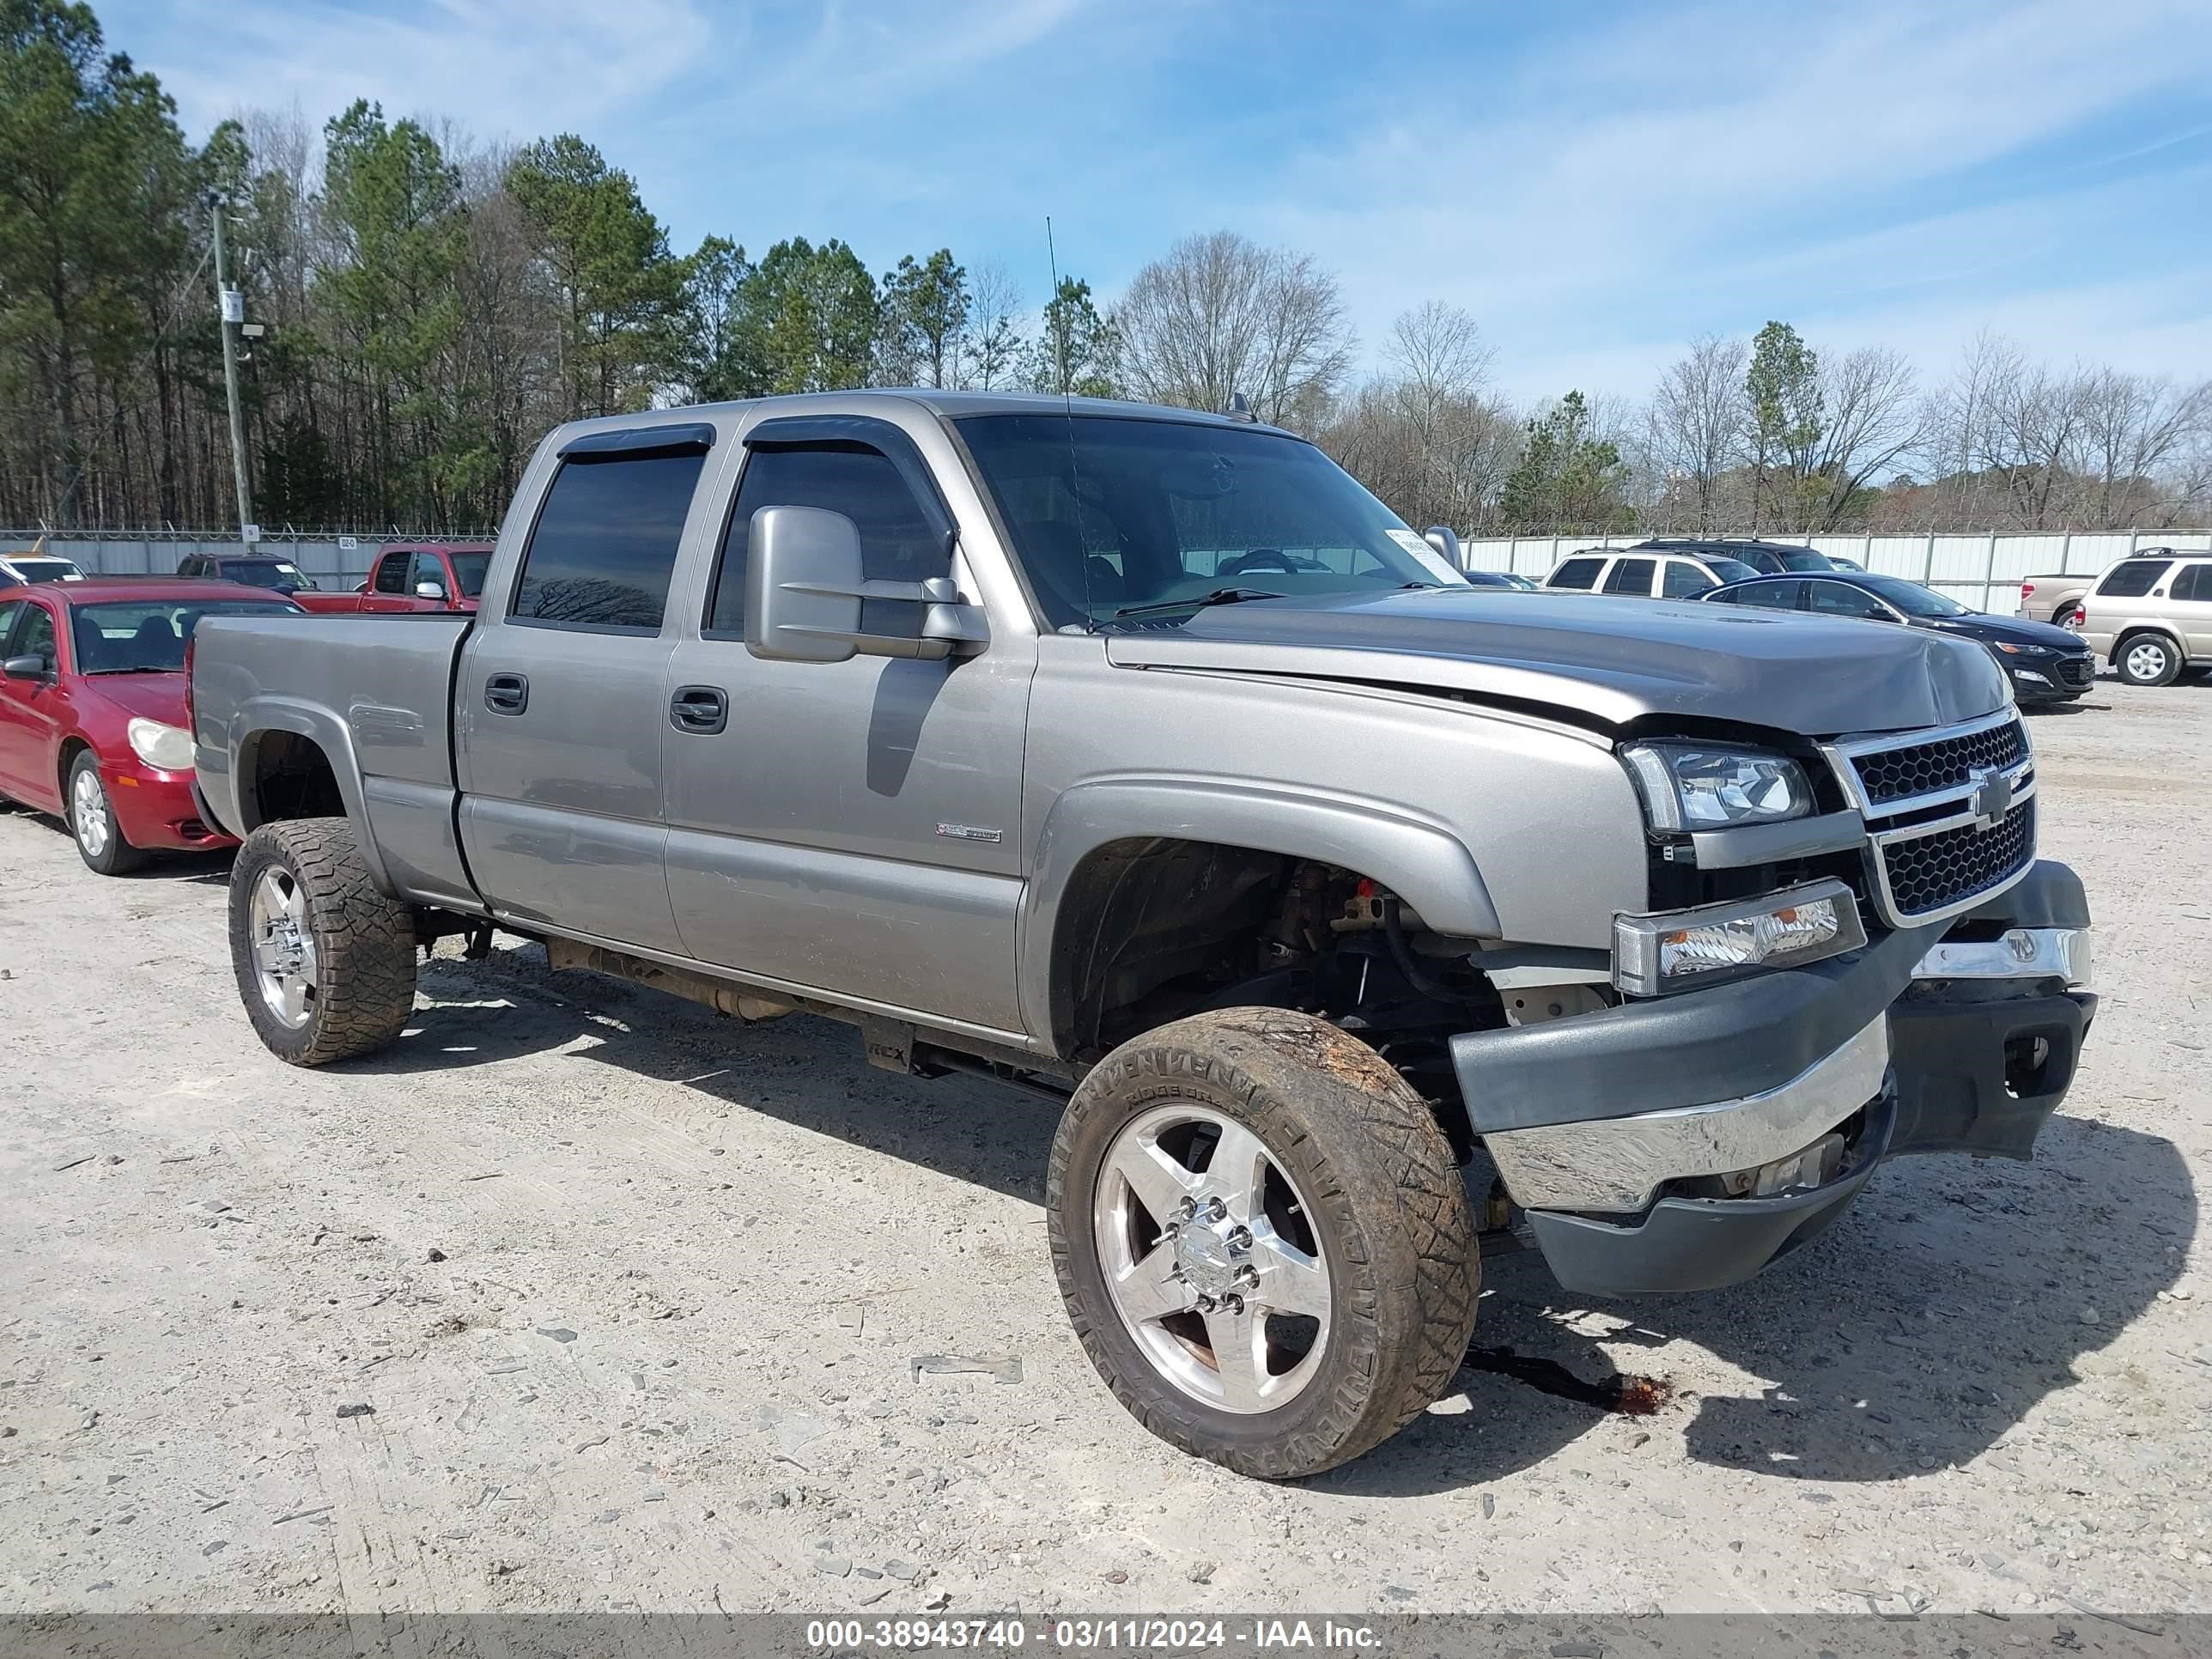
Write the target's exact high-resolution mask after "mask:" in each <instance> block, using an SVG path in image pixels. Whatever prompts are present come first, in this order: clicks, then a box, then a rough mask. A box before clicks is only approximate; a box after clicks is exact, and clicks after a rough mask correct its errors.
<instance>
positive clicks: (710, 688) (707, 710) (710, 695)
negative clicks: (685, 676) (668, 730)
mask: <svg viewBox="0 0 2212 1659" xmlns="http://www.w3.org/2000/svg"><path fill="white" fill-rule="evenodd" d="M668 723H669V724H670V725H671V726H674V727H675V728H676V729H677V730H678V731H679V732H696V733H697V734H698V735H699V736H701V737H702V738H711V737H713V736H714V735H715V734H716V733H717V732H720V731H722V730H723V729H724V728H725V727H726V726H728V725H729V723H730V697H729V693H727V692H726V691H725V690H722V688H721V687H720V686H719V685H686V686H681V687H679V688H678V690H677V693H676V695H675V696H672V697H671V698H670V699H669V700H668Z"/></svg>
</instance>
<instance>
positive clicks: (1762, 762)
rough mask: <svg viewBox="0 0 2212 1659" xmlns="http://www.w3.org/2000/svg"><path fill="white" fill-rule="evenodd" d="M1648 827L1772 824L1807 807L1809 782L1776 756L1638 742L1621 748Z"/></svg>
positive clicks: (1810, 803) (1800, 814) (1796, 815)
mask: <svg viewBox="0 0 2212 1659" xmlns="http://www.w3.org/2000/svg"><path fill="white" fill-rule="evenodd" d="M1621 758H1622V759H1623V760H1625V761H1626V762H1627V763H1628V770H1629V773H1630V775H1632V777H1634V778H1635V780H1636V787H1637V790H1638V793H1641V794H1642V795H1643V797H1644V815H1645V816H1646V817H1649V818H1650V820H1651V827H1652V828H1653V829H1673V830H1689V829H1724V828H1725V827H1727V826H1728V825H1729V824H1731V823H1779V822H1781V821H1782V820H1783V819H1784V818H1802V817H1804V816H1805V815H1806V814H1807V813H1808V812H1810V811H1812V810H1813V789H1812V786H1811V785H1810V784H1808V783H1807V782H1806V781H1805V774H1804V773H1803V772H1802V770H1800V769H1798V765H1797V763H1796V762H1795V761H1793V760H1787V759H1784V757H1782V756H1780V755H1761V754H1759V753H1756V752H1754V751H1751V750H1741V749H1708V748H1705V747H1702V746H1700V745H1698V744H1686V743H1649V744H1638V745H1637V746H1636V747H1635V748H1633V749H1625V750H1622V751H1621Z"/></svg>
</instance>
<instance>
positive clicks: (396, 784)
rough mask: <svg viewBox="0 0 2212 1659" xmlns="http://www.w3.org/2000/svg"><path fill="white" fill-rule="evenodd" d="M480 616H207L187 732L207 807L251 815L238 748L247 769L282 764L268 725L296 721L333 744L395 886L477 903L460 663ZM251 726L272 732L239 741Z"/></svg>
mask: <svg viewBox="0 0 2212 1659" xmlns="http://www.w3.org/2000/svg"><path fill="white" fill-rule="evenodd" d="M474 621H475V619H474V617H470V616H465V615H455V614H452V613H447V612H440V611H417V612H407V611H395V612H383V613H376V612H369V613H356V614H354V615H350V616H346V615H329V614H325V615H316V614H313V613H310V614H309V615H307V616H304V617H301V616H295V615H283V616H271V617H207V618H205V619H204V620H203V621H202V622H201V623H200V626H199V629H198V630H197V634H196V635H195V637H194V641H193V646H192V672H191V690H192V709H193V718H192V726H193V732H192V735H193V741H194V743H195V744H196V745H197V751H198V752H197V764H198V769H199V784H200V790H201V793H202V794H203V796H204V798H205V800H206V803H207V805H208V807H209V808H210V811H213V812H214V814H215V816H216V818H217V819H218V820H219V821H221V823H222V824H223V826H224V827H225V828H227V829H230V830H232V831H233V832H234V833H242V832H244V831H245V830H246V829H250V828H252V825H251V824H250V823H246V817H247V814H246V812H244V811H242V810H241V808H240V781H241V780H240V776H238V775H234V770H233V760H232V757H233V756H234V755H235V756H236V757H237V761H236V769H237V772H238V773H240V774H242V773H246V772H249V771H250V770H251V769H254V768H256V767H257V766H266V765H270V764H275V763H277V760H278V758H279V757H278V755H277V752H276V747H275V746H274V745H273V744H272V739H271V738H270V736H268V735H266V734H270V733H281V732H291V733H295V734H296V735H298V736H299V737H301V738H308V739H310V740H312V741H313V743H315V744H318V745H319V746H320V748H321V750H322V751H323V753H324V754H325V755H327V756H328V757H330V760H331V766H332V769H334V770H335V772H336V774H337V786H338V788H339V791H340V793H341V794H342V795H343V797H344V798H345V799H344V810H345V811H347V812H348V814H349V816H354V817H355V821H356V823H367V824H368V829H369V831H370V838H371V841H372V842H373V845H372V846H371V847H370V848H366V849H364V850H366V851H368V852H369V854H370V856H371V858H372V860H376V861H378V862H380V865H381V866H382V870H381V873H382V874H383V875H384V877H385V878H386V882H387V884H388V885H389V888H390V890H392V891H395V892H401V893H405V894H407V895H409V896H413V897H416V898H418V899H420V900H422V901H423V902H442V903H447V904H452V905H453V906H455V907H456V908H464V909H476V908H480V901H479V900H478V898H477V895H476V892H475V890H474V889H473V888H472V887H471V885H470V884H469V880H468V876H467V871H466V866H465V865H464V863H463V862H462V860H461V855H460V848H459V843H458V842H457V841H456V840H455V836H454V824H453V808H454V803H455V799H456V796H457V783H456V780H455V777H454V771H453V670H454V665H455V663H456V662H457V661H458V660H459V653H460V650H461V646H462V641H464V640H465V638H466V637H467V635H468V632H469V629H470V628H471V626H472V625H473V623H474ZM253 732H261V733H263V734H264V736H263V737H262V738H260V740H259V742H258V744H252V745H246V746H244V747H241V744H244V740H245V739H246V737H247V736H248V734H250V733H253ZM356 780H358V781H357V782H356ZM356 791H358V793H359V799H354V798H353V797H354V794H355V792H356Z"/></svg>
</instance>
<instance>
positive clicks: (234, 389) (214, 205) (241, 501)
mask: <svg viewBox="0 0 2212 1659" xmlns="http://www.w3.org/2000/svg"><path fill="white" fill-rule="evenodd" d="M207 203H208V222H209V223H210V225H211V226H212V227H213V228H214V234H215V297H216V312H217V314H218V315H219V317H220V318H221V319H222V389H223V392H224V394H225V396H226V397H227V398H228V399H229V402H230V465H231V471H232V473H233V474H234V477H235V480H236V483H237V484H238V533H239V536H240V539H241V540H244V541H246V542H249V543H250V542H252V541H254V540H256V539H258V537H257V536H256V534H255V532H256V531H258V529H259V526H258V525H256V524H255V523H254V522H253V491H252V488H251V487H250V486H249V485H248V484H247V483H246V417H245V416H244V415H242V414H241V413H240V410H239V406H238V325H240V323H242V322H244V321H245V320H246V296H245V295H243V294H240V292H239V291H238V290H237V289H234V288H233V287H232V286H231V285H230V251H229V247H228V244H226V243H225V242H224V240H223V237H222V217H223V214H222V197H221V196H220V195H219V194H217V193H216V191H209V192H208V198H207Z"/></svg>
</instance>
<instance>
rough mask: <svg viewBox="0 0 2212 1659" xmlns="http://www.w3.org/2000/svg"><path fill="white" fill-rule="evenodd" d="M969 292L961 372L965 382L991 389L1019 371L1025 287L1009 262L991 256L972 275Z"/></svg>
mask: <svg viewBox="0 0 2212 1659" xmlns="http://www.w3.org/2000/svg"><path fill="white" fill-rule="evenodd" d="M1021 318H1022V291H1021V289H1020V287H1019V286H1018V284H1016V283H1015V281H1014V279H1013V276H1012V274H1011V273H1009V272H1008V270H1006V265H1005V264H1003V263H1002V262H1001V261H1000V260H997V259H990V260H987V261H985V262H984V263H983V264H980V265H978V266H976V267H975V272H974V274H973V275H972V276H970V277H969V304H968V323H967V327H966V329H965V331H963V337H962V340H961V344H960V353H959V359H958V368H957V374H958V376H959V383H960V384H961V385H962V386H967V387H972V388H974V389H975V390H977V391H981V392H988V391H989V390H991V388H992V387H994V386H1005V385H1007V384H1008V383H1010V382H1011V381H1012V380H1013V378H1014V376H1015V375H1016V374H1017V373H1018V371H1019V368H1020V365H1021V362H1022V356H1023V341H1022V331H1021Z"/></svg>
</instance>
